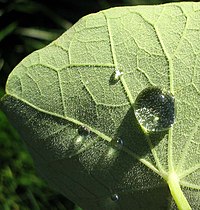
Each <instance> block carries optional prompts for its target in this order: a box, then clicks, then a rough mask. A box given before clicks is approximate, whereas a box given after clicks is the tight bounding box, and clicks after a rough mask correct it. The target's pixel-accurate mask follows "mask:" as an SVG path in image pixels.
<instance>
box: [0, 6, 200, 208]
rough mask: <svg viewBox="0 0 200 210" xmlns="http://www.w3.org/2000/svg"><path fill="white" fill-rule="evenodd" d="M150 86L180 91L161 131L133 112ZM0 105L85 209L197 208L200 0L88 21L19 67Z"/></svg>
mask: <svg viewBox="0 0 200 210" xmlns="http://www.w3.org/2000/svg"><path fill="white" fill-rule="evenodd" d="M119 72H120V74H119ZM116 73H118V75H115V74H116ZM113 75H114V76H113ZM116 78H117V79H116ZM113 79H114V80H113ZM148 87H160V88H161V89H163V90H166V91H169V92H170V93H171V94H172V95H173V96H174V98H175V108H176V118H175V123H174V124H173V126H172V127H170V128H169V129H168V130H165V131H163V132H157V133H151V134H149V133H146V132H145V131H144V130H143V129H142V128H141V126H140V125H139V123H138V121H137V119H136V117H135V115H134V103H135V100H136V98H137V96H138V94H139V93H140V92H141V91H142V90H144V89H145V88H148ZM1 104H2V108H3V110H4V111H5V113H6V114H7V116H8V118H9V119H10V121H11V122H12V123H13V125H14V126H15V127H16V128H17V129H18V131H19V133H20V134H21V136H22V138H23V139H24V141H25V142H26V144H27V146H28V149H29V151H30V153H31V154H32V157H33V159H34V161H35V165H36V168H37V170H38V172H39V174H40V175H41V176H42V177H44V178H45V179H46V180H47V181H48V183H49V185H51V186H52V187H53V188H55V189H56V190H58V191H59V192H61V193H63V194H64V195H65V196H66V197H68V198H69V199H71V200H72V201H74V202H75V203H77V204H78V205H80V206H81V207H82V208H83V209H88V210H112V209H114V210H115V209H116V210H117V209H120V210H127V209H134V210H145V209H148V210H149V209H152V210H153V209H156V210H158V209H160V210H164V209H177V208H179V209H184V210H185V209H190V208H192V209H200V137H199V136H200V106H199V104H200V3H192V2H187V3H186V2H185V3H172V4H165V5H159V6H136V7H118V8H112V9H108V10H105V11H101V12H98V13H96V14H91V15H88V16H86V17H84V18H82V19H81V20H80V21H78V22H77V23H76V24H75V25H74V26H73V27H71V28H70V29H69V30H68V31H67V32H66V33H64V34H63V35H62V36H61V37H59V38H58V39H57V40H55V41H54V42H52V43H51V44H50V45H48V46H47V47H45V48H43V49H41V50H38V51H35V52H33V53H32V54H31V55H29V56H28V57H27V58H25V59H24V60H23V61H22V62H21V63H20V64H19V65H17V66H16V68H15V69H14V70H13V71H12V73H11V74H10V76H9V78H8V81H7V86H6V95H5V96H4V97H3V98H2V99H1Z"/></svg>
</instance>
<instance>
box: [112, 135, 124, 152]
mask: <svg viewBox="0 0 200 210" xmlns="http://www.w3.org/2000/svg"><path fill="white" fill-rule="evenodd" d="M113 146H114V147H115V149H118V150H121V149H122V148H123V146H124V141H123V139H122V138H120V137H117V138H115V139H113Z"/></svg>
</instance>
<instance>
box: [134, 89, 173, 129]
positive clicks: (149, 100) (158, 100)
mask: <svg viewBox="0 0 200 210" xmlns="http://www.w3.org/2000/svg"><path fill="white" fill-rule="evenodd" d="M134 111H135V116H136V118H137V120H138V122H139V124H140V125H141V127H142V128H143V129H144V130H146V131H147V132H148V131H149V132H156V131H157V132H159V131H164V130H167V129H169V128H170V127H171V126H172V125H173V123H174V120H175V106H174V97H173V95H172V94H170V93H169V92H167V91H163V90H161V89H160V88H158V87H150V88H146V89H144V90H142V91H141V92H140V93H139V95H138V96H137V98H136V100H135V104H134Z"/></svg>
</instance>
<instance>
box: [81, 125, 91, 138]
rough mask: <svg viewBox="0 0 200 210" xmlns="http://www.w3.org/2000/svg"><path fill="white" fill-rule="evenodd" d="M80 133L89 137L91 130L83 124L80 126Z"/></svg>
mask: <svg viewBox="0 0 200 210" xmlns="http://www.w3.org/2000/svg"><path fill="white" fill-rule="evenodd" d="M78 134H79V135H80V136H83V137H88V136H89V135H90V130H89V129H88V128H86V127H85V126H82V125H81V126H79V128H78Z"/></svg>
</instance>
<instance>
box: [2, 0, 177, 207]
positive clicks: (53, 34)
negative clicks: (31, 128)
mask: <svg viewBox="0 0 200 210" xmlns="http://www.w3.org/2000/svg"><path fill="white" fill-rule="evenodd" d="M166 2H177V1H172V0H171V1H161V0H56V1H48V0H46V1H45V0H0V98H1V96H3V94H4V88H5V83H6V80H7V77H8V75H9V73H10V72H11V71H12V69H13V68H14V67H15V66H16V65H17V64H18V63H19V62H20V61H21V60H22V59H23V58H24V57H25V56H27V55H28V54H30V53H31V52H32V51H34V50H36V49H40V48H42V47H44V46H45V45H47V44H48V43H50V42H51V41H52V40H54V39H55V38H57V37H58V36H60V35H61V34H62V33H63V32H64V31H65V30H67V29H68V28H70V27H71V25H72V24H74V23H75V22H76V21H78V19H80V18H81V17H82V16H84V15H87V14H89V13H93V12H98V11H100V10H103V9H107V8H110V7H113V6H125V5H129V6H130V5H143V4H160V3H166ZM29 209H31V210H46V209H48V210H80V208H79V207H78V206H76V205H74V204H73V203H72V202H71V201H69V200H68V199H67V198H65V197H63V196H62V195H60V194H58V193H56V192H54V191H52V190H50V189H49V188H48V186H47V185H46V183H45V182H44V181H43V180H41V179H40V178H39V177H38V176H37V174H36V173H35V170H34V166H33V162H32V159H31V157H30V155H29V154H28V153H27V151H26V148H25V146H24V144H23V142H22V141H21V139H20V137H19V136H18V134H17V132H16V131H15V130H14V129H13V128H12V126H11V125H10V124H9V122H8V121H7V119H6V117H5V115H4V114H3V113H2V111H1V110H0V210H29ZM91 210H93V209H91Z"/></svg>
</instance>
